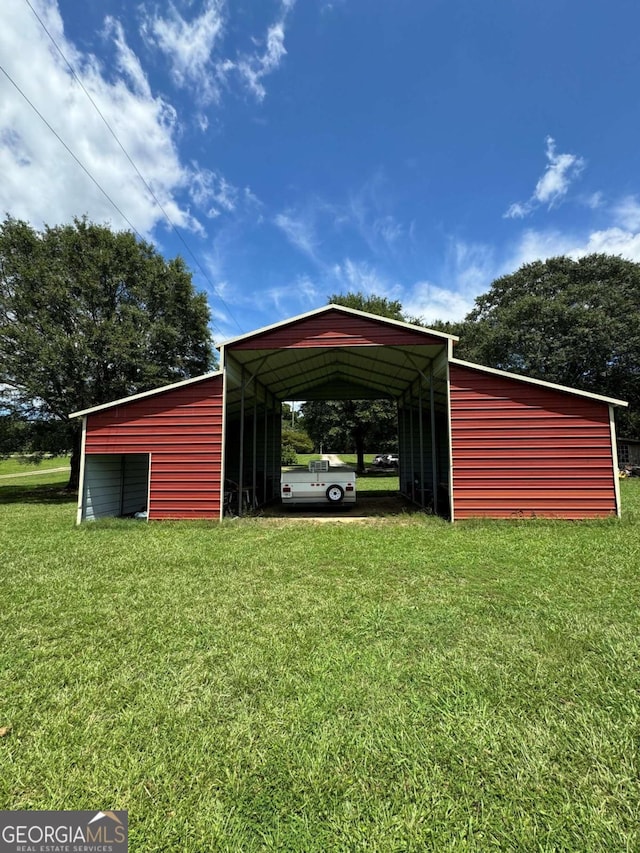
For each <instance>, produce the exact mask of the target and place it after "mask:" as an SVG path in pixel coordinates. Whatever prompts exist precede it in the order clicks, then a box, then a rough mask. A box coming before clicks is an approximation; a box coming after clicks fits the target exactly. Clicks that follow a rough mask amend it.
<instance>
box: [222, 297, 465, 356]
mask: <svg viewBox="0 0 640 853" xmlns="http://www.w3.org/2000/svg"><path fill="white" fill-rule="evenodd" d="M329 311H340V312H342V313H344V314H351V315H353V316H354V317H361V318H363V319H365V320H374V321H375V322H376V323H382V324H386V325H390V326H397V327H398V328H400V329H410V330H411V331H413V332H420V333H421V334H423V335H429V336H435V337H437V338H442V339H443V342H444V341H445V340H452V341H458V340H460V339H459V338H458V337H457V336H456V335H450V334H448V333H447V332H438V331H436V330H435V329H427V328H425V327H424V326H416V325H414V324H413V323H405V322H403V321H402V320H391V319H390V318H389V317H382V316H380V314H369V313H368V312H367V311H358V310H357V309H356V308H346V307H345V306H344V305H336V304H335V303H332V302H331V303H329V304H328V305H323V306H322V307H320V308H314V309H313V311H307V312H305V313H304V314H297V315H296V316H295V317H288V318H287V319H286V320H281V321H280V322H279V323H273V324H271V325H270V326H263V327H262V328H261V329H255V330H254V331H253V332H247V333H246V334H244V335H238V336H237V337H235V338H228V339H227V340H226V341H222V343H220V344H218V345H217V349H221V348H222V347H227V346H232V345H233V344H237V343H239V342H240V341H246V340H250V339H251V338H254V337H258V336H259V335H263V334H265V332H272V331H274V330H276V329H282V328H284V327H285V326H291V325H294V324H295V323H299V322H300V321H301V320H306V319H308V318H309V317H316V316H317V315H319V314H326V313H327V312H329Z"/></svg>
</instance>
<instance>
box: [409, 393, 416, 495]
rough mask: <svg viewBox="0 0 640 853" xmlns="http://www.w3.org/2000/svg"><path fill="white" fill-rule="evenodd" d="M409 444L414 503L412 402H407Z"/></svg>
mask: <svg viewBox="0 0 640 853" xmlns="http://www.w3.org/2000/svg"><path fill="white" fill-rule="evenodd" d="M409 444H410V448H411V500H412V501H413V502H414V503H415V502H416V477H415V473H414V471H413V466H414V464H415V463H414V459H415V457H414V455H413V454H414V449H413V401H412V400H410V402H409Z"/></svg>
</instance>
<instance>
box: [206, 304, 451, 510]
mask: <svg viewBox="0 0 640 853" xmlns="http://www.w3.org/2000/svg"><path fill="white" fill-rule="evenodd" d="M451 348H452V336H450V335H446V334H444V333H440V332H435V331H432V330H429V329H423V328H422V327H416V326H411V325H409V324H404V323H401V322H397V321H393V320H385V319H383V318H379V317H374V316H373V315H367V314H364V313H362V312H357V311H352V310H351V309H346V308H341V307H339V306H331V305H330V306H327V308H326V309H323V310H322V311H318V312H311V313H310V314H309V315H302V316H301V317H298V318H293V319H292V320H291V321H288V322H285V323H282V324H276V326H272V327H267V328H266V329H262V330H258V331H257V332H255V333H251V334H249V335H246V336H243V337H241V338H238V339H235V340H233V341H229V342H227V344H225V345H224V346H223V347H222V348H221V361H222V365H223V370H224V374H225V415H224V420H225V427H224V447H225V454H224V466H225V491H226V492H228V493H229V494H230V495H231V496H233V494H234V493H235V495H236V496H237V497H236V499H235V502H236V506H237V507H238V509H239V511H240V514H242V507H243V504H244V503H245V502H246V503H247V504H248V506H249V507H258V506H261V505H263V504H266V503H268V502H270V501H274V500H279V498H280V476H281V466H280V458H281V457H280V451H281V446H280V445H281V430H282V416H281V404H282V403H283V402H285V401H295V402H303V401H313V400H324V401H330V400H342V401H347V400H353V401H356V400H372V401H373V400H381V399H385V400H388V401H390V402H391V404H392V405H393V406H394V407H395V410H396V412H397V424H398V426H397V435H398V457H399V460H398V477H399V480H398V489H399V492H400V494H402V495H404V496H405V498H406V499H407V500H409V501H411V502H412V503H413V504H415V505H416V506H418V507H420V508H423V509H424V510H427V511H432V512H435V513H437V514H438V515H444V516H447V515H448V514H449V490H450V458H451V449H450V429H449V414H448V413H449V395H448V375H449V357H450V355H451ZM344 449H345V448H335V447H329V446H327V447H326V450H327V451H332V452H339V451H340V450H344ZM368 449H369V452H379V450H380V449H379V448H378V447H370V448H368ZM232 499H233V498H232Z"/></svg>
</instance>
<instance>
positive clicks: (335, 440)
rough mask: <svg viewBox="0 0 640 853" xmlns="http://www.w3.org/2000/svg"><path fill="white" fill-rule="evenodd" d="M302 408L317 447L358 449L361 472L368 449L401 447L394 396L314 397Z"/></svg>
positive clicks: (309, 431)
mask: <svg viewBox="0 0 640 853" xmlns="http://www.w3.org/2000/svg"><path fill="white" fill-rule="evenodd" d="M302 408H303V411H304V420H305V425H306V428H307V431H308V433H309V435H310V436H311V438H312V439H313V441H314V444H315V445H316V447H320V446H321V445H322V447H323V448H324V449H325V450H332V451H337V452H343V451H351V450H355V452H356V454H357V457H358V471H360V472H363V471H364V454H365V452H366V451H367V450H372V449H373V448H374V447H375V449H376V450H378V451H381V450H395V449H397V431H398V424H397V416H396V409H395V405H394V404H393V403H392V402H391V401H390V400H310V401H309V402H307V403H304V404H303V407H302Z"/></svg>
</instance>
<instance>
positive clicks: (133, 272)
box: [0, 217, 212, 488]
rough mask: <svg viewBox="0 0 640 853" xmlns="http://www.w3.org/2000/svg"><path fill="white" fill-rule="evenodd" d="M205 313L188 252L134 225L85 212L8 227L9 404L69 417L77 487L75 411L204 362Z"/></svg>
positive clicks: (1, 309)
mask: <svg viewBox="0 0 640 853" xmlns="http://www.w3.org/2000/svg"><path fill="white" fill-rule="evenodd" d="M208 322H209V309H208V306H207V301H206V297H205V295H204V294H196V293H195V291H194V288H193V285H192V282H191V274H190V273H189V271H188V270H187V268H186V266H185V264H184V262H183V260H182V259H181V258H179V257H178V258H175V259H174V260H171V261H168V262H167V261H165V260H164V258H162V256H161V255H160V254H159V253H158V252H157V251H156V250H155V249H154V247H153V246H151V245H150V244H149V243H146V242H144V241H138V240H136V238H135V237H134V235H133V234H131V233H129V232H113V231H111V230H110V229H109V228H107V227H105V226H101V225H96V224H94V223H91V222H88V221H87V220H86V219H75V220H74V222H73V224H70V225H61V226H56V227H51V228H50V227H48V226H45V228H44V230H43V231H41V232H38V231H36V230H35V229H34V228H33V227H32V226H30V225H29V224H28V223H26V222H22V221H19V220H16V219H13V218H11V217H8V218H7V219H5V220H4V222H3V223H2V224H1V225H0V394H2V401H1V402H2V405H0V409H3V410H4V411H5V413H9V414H10V413H11V412H16V411H18V412H19V413H20V414H21V415H22V416H23V415H24V413H25V412H28V413H29V414H30V415H31V417H32V418H35V420H38V421H40V422H46V421H51V422H58V423H60V422H62V423H63V424H65V425H66V431H67V436H68V443H69V446H70V447H71V448H72V450H73V452H72V461H71V478H70V481H69V487H70V488H75V487H77V484H78V474H79V462H80V431H79V424H78V423H77V421H70V420H69V413H71V412H73V411H78V410H80V409H83V408H89V407H91V406H95V405H99V404H100V403H107V402H110V401H111V400H115V399H118V398H120V397H126V396H128V395H130V394H134V393H136V392H139V391H143V390H147V389H151V388H154V387H158V386H160V385H164V384H166V383H170V382H174V381H178V380H180V379H184V378H188V377H191V376H196V375H198V374H200V373H203V372H206V371H207V370H208V369H209V368H210V366H211V363H212V346H211V339H210V333H209V330H208Z"/></svg>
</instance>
